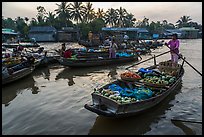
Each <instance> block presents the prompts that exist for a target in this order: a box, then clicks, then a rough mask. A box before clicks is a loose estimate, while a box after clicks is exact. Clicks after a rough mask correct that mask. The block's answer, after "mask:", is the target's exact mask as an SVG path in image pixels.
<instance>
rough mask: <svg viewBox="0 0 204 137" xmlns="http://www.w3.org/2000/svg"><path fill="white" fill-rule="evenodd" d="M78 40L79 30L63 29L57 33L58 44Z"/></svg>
mask: <svg viewBox="0 0 204 137" xmlns="http://www.w3.org/2000/svg"><path fill="white" fill-rule="evenodd" d="M78 38H79V29H76V28H73V27H63V28H62V30H59V31H57V41H60V42H76V41H78Z"/></svg>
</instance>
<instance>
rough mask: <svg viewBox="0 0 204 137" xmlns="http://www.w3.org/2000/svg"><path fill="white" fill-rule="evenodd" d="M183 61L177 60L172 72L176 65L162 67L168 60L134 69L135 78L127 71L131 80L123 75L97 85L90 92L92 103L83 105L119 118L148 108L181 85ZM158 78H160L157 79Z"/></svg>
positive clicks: (105, 114) (100, 113)
mask: <svg viewBox="0 0 204 137" xmlns="http://www.w3.org/2000/svg"><path fill="white" fill-rule="evenodd" d="M183 63H184V62H183ZM183 63H182V65H180V64H178V66H177V69H176V70H175V71H173V73H172V70H173V69H172V70H170V69H167V68H169V67H166V68H165V67H162V65H163V64H165V63H163V64H162V63H159V64H157V65H153V66H151V67H148V68H145V69H143V68H141V69H139V70H143V72H142V73H141V72H139V71H138V72H135V74H136V75H139V76H140V77H139V78H138V79H137V80H135V81H133V80H131V79H130V78H131V76H132V75H130V74H129V75H127V74H125V75H126V76H127V78H128V79H129V80H128V79H123V78H122V77H121V78H122V79H118V80H116V81H114V82H111V83H109V84H107V85H105V86H103V87H101V88H100V89H95V91H94V92H93V93H92V94H91V95H92V104H85V105H84V107H85V108H86V109H88V110H90V111H92V112H94V113H96V114H98V115H102V116H106V117H116V118H118V117H127V116H132V115H137V114H140V113H142V112H145V111H146V110H149V109H150V108H152V107H154V106H156V105H158V104H159V103H160V102H162V100H164V99H165V98H166V97H167V96H168V95H169V94H170V93H171V92H173V91H174V90H176V88H178V86H179V85H180V84H181V81H182V76H183V74H184V68H183ZM144 70H148V72H149V71H150V70H151V72H154V73H152V74H154V75H153V76H150V75H148V74H151V73H145V72H144ZM158 70H160V71H158ZM156 75H157V77H158V78H159V77H160V78H161V79H162V80H161V81H162V82H161V81H159V80H158V79H157V78H156ZM150 78H152V80H150ZM155 80H158V81H157V82H155ZM165 80H166V81H165ZM153 81H154V82H153ZM150 83H151V84H150Z"/></svg>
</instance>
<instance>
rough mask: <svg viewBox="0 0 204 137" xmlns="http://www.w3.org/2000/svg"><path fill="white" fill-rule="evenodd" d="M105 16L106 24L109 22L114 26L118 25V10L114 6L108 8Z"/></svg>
mask: <svg viewBox="0 0 204 137" xmlns="http://www.w3.org/2000/svg"><path fill="white" fill-rule="evenodd" d="M104 18H105V24H109V25H111V26H112V27H113V26H114V25H116V22H117V13H116V10H115V9H113V8H110V9H108V10H107V11H106V14H105V16H104Z"/></svg>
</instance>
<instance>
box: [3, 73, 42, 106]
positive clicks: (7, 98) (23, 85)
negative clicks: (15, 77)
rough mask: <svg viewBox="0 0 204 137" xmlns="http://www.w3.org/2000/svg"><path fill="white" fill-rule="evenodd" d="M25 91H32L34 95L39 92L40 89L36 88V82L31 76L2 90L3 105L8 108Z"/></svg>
mask: <svg viewBox="0 0 204 137" xmlns="http://www.w3.org/2000/svg"><path fill="white" fill-rule="evenodd" d="M25 89H31V90H32V94H37V93H38V92H39V91H38V87H36V86H35V81H34V79H33V77H32V76H31V75H29V76H27V77H25V78H23V79H20V80H19V81H17V82H13V83H10V84H9V85H5V86H4V87H3V88H2V104H4V105H5V106H8V105H9V104H10V102H11V101H12V100H13V99H14V98H15V97H17V95H18V94H19V93H20V92H21V91H23V90H25Z"/></svg>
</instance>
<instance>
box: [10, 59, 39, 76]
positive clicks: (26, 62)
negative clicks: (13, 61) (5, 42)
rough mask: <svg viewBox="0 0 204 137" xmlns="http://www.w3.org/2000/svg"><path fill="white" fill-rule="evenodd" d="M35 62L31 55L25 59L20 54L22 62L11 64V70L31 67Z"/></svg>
mask: <svg viewBox="0 0 204 137" xmlns="http://www.w3.org/2000/svg"><path fill="white" fill-rule="evenodd" d="M34 62H35V58H34V57H33V56H28V57H26V59H24V58H23V56H22V62H21V63H20V64H18V65H16V66H13V67H12V68H11V69H12V70H13V72H15V71H18V70H21V69H23V68H28V67H31V66H32V65H33V64H34Z"/></svg>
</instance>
